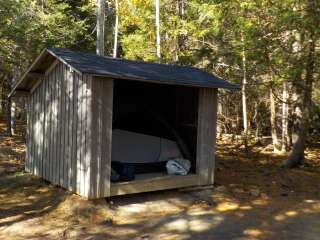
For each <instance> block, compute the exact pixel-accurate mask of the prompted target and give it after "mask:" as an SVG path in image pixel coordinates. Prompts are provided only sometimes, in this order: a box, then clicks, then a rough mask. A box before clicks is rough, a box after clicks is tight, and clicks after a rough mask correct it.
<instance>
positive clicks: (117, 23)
mask: <svg viewBox="0 0 320 240" xmlns="http://www.w3.org/2000/svg"><path fill="white" fill-rule="evenodd" d="M115 8H116V21H115V26H114V43H113V57H114V58H116V57H117V50H118V32H119V3H118V0H115Z"/></svg>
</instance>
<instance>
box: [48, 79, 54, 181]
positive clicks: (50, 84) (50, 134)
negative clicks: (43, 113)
mask: <svg viewBox="0 0 320 240" xmlns="http://www.w3.org/2000/svg"><path fill="white" fill-rule="evenodd" d="M52 88H53V76H52V74H50V75H49V76H48V98H49V106H48V107H49V119H48V129H49V132H48V138H49V139H48V149H47V152H48V159H49V171H48V180H49V181H50V182H52V183H53V181H54V180H53V173H52V172H53V160H52V157H53V154H52V152H53V146H52V145H53V143H52V142H53V127H54V125H53V97H52V92H53V89H52Z"/></svg>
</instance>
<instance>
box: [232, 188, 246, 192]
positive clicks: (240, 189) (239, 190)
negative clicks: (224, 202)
mask: <svg viewBox="0 0 320 240" xmlns="http://www.w3.org/2000/svg"><path fill="white" fill-rule="evenodd" d="M232 191H233V192H236V193H245V191H244V190H243V189H242V188H235V189H233V190H232Z"/></svg>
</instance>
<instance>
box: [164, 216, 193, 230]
mask: <svg viewBox="0 0 320 240" xmlns="http://www.w3.org/2000/svg"><path fill="white" fill-rule="evenodd" d="M164 227H165V229H166V230H169V231H173V230H175V231H186V230H188V221H187V220H186V219H177V220H174V221H171V222H169V223H166V224H165V226H164Z"/></svg>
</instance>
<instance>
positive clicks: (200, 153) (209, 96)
mask: <svg viewBox="0 0 320 240" xmlns="http://www.w3.org/2000/svg"><path fill="white" fill-rule="evenodd" d="M216 118H217V89H208V88H201V89H200V92H199V108H198V134H197V174H198V175H199V184H201V185H207V184H213V183H214V166H215V144H216V121H217V119H216Z"/></svg>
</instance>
